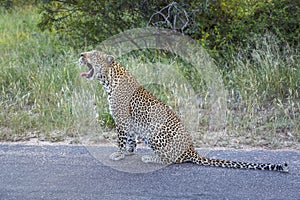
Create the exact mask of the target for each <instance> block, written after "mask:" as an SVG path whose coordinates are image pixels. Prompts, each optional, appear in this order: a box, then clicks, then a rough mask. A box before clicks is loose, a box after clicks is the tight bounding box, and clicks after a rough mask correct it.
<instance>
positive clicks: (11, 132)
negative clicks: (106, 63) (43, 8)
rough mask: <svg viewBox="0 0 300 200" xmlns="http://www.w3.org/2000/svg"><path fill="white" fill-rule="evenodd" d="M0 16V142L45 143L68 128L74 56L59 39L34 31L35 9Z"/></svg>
mask: <svg viewBox="0 0 300 200" xmlns="http://www.w3.org/2000/svg"><path fill="white" fill-rule="evenodd" d="M0 15H1V17H0V27H1V29H2V30H1V32H0V34H1V37H0V38H1V41H0V45H1V48H0V54H1V55H2V56H1V58H0V68H1V73H0V85H1V91H0V93H1V97H0V98H1V113H0V121H1V122H0V125H1V132H0V133H1V137H0V139H1V140H19V139H24V138H26V137H39V135H40V133H42V135H43V136H45V138H48V136H49V133H50V132H51V131H53V130H64V127H69V126H68V125H69V124H70V123H72V118H71V109H70V108H71V100H70V98H71V91H72V88H73V87H74V80H75V76H76V75H77V73H76V72H77V70H76V66H74V65H75V64H74V60H75V59H74V57H72V55H74V53H73V52H72V50H71V49H68V48H65V47H64V44H63V43H61V41H60V40H59V38H57V37H55V36H54V35H52V34H51V33H49V32H44V33H41V32H40V31H39V30H38V29H37V28H36V23H37V20H38V14H36V12H35V8H32V7H27V8H23V9H22V10H19V9H18V10H17V12H13V11H12V12H9V13H8V12H6V11H4V10H1V14H0ZM45 133H46V134H45Z"/></svg>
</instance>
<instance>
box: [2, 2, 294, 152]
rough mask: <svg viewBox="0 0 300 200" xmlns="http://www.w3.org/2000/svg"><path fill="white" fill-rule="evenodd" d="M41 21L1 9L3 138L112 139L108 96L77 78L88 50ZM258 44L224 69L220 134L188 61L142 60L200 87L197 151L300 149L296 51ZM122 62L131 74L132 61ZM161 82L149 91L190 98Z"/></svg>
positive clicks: (268, 41) (26, 12) (269, 42)
mask: <svg viewBox="0 0 300 200" xmlns="http://www.w3.org/2000/svg"><path fill="white" fill-rule="evenodd" d="M38 20H39V15H38V14H37V12H36V10H35V8H32V7H27V8H22V9H18V10H17V11H11V12H6V11H4V10H1V9H0V53H1V57H0V69H1V73H0V108H1V110H0V141H20V140H21V141H23V140H30V139H31V138H37V139H38V140H46V141H52V142H57V141H63V140H66V139H67V138H71V140H73V141H74V142H76V143H77V142H81V141H80V139H79V140H78V135H81V136H82V137H83V138H84V139H85V138H86V137H87V138H88V139H90V140H93V141H95V142H99V141H102V140H101V139H99V138H102V139H106V138H109V137H110V136H108V135H107V134H106V133H103V132H101V131H100V130H106V129H111V128H113V126H114V124H113V121H112V118H111V116H110V115H109V110H108V103H107V100H106V94H105V93H104V92H103V90H102V88H101V86H100V84H99V83H97V82H96V81H93V82H89V81H86V80H85V79H82V78H80V77H79V73H80V72H79V69H78V68H79V67H78V64H77V63H76V61H77V60H78V54H79V52H81V51H82V50H74V49H72V48H70V47H68V45H67V44H65V43H64V41H63V40H62V39H60V38H58V36H57V35H56V34H55V33H50V32H41V31H40V30H39V29H38V28H37V27H36V24H37V22H38ZM256 41H257V43H256V44H255V45H254V46H252V47H249V49H248V50H240V51H238V52H237V53H236V54H235V55H230V58H229V59H227V60H230V61H229V62H227V64H226V65H224V66H219V68H220V70H221V72H222V74H223V80H224V84H225V87H226V88H227V89H228V92H229V97H228V99H227V106H228V110H227V125H226V127H224V129H221V130H212V129H211V127H210V126H209V117H210V116H209V114H210V112H213V110H210V105H209V102H208V100H207V96H208V93H207V91H206V87H205V81H203V79H202V78H201V77H195V76H193V71H192V70H190V69H189V67H188V66H187V65H186V64H185V63H183V62H182V61H181V60H179V59H176V58H174V57H172V56H171V57H170V56H169V55H164V54H162V55H161V54H157V55H155V56H154V57H153V58H148V59H147V58H145V57H143V56H139V55H138V56H136V57H135V60H134V61H138V62H140V63H141V64H143V63H144V64H147V63H148V64H149V63H152V64H153V63H162V64H170V63H172V64H173V66H174V68H176V70H177V71H178V72H179V73H181V74H182V75H183V76H184V77H186V78H187V80H189V82H190V84H191V85H192V86H195V87H194V89H195V88H196V89H198V90H201V99H202V102H201V103H200V104H201V108H200V110H199V114H200V116H201V118H200V119H199V123H200V125H201V126H200V127H199V130H198V131H199V132H198V133H197V134H195V143H196V144H197V145H198V146H202V147H203V146H204V147H212V146H226V147H238V148H241V147H243V146H250V147H253V146H260V147H264V148H285V147H290V148H296V149H300V147H299V143H300V128H299V127H300V124H299V121H300V116H299V113H300V103H299V83H300V72H299V71H300V70H299V69H300V66H299V63H300V60H299V52H298V51H297V50H298V49H295V48H292V47H288V46H287V47H284V48H283V50H282V49H280V44H278V42H277V41H276V39H275V38H273V36H267V37H266V38H257V40H256ZM148 56H149V55H148ZM120 61H121V63H122V64H123V65H124V66H125V67H126V68H128V69H129V70H133V67H134V66H131V64H130V63H132V61H130V60H126V59H122V58H121V59H120ZM220 63H221V62H220ZM83 69H85V68H84V67H83ZM162 85H163V86H159V85H151V84H150V85H148V86H149V88H150V89H151V88H152V89H153V90H155V91H153V92H154V93H155V94H157V95H158V96H160V97H161V98H162V99H163V100H164V101H165V102H168V103H169V104H170V105H172V106H175V107H176V103H174V99H180V98H181V99H183V100H184V99H186V98H189V94H186V95H185V94H182V93H180V95H181V96H180V97H177V96H176V97H174V96H172V92H170V91H169V90H167V89H168V88H171V86H170V85H168V83H162ZM145 86H146V87H147V85H145ZM150 86H151V87H150ZM165 88H166V90H165ZM161 89H163V90H164V91H160V90H161ZM199 98H200V97H199ZM94 105H96V106H97V107H95V106H94ZM175 109H176V108H175ZM186 112H187V113H188V112H189V111H186Z"/></svg>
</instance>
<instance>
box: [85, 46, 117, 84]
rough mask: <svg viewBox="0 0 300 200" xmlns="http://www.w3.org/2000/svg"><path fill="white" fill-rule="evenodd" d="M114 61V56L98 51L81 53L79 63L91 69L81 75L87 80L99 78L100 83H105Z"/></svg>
mask: <svg viewBox="0 0 300 200" xmlns="http://www.w3.org/2000/svg"><path fill="white" fill-rule="evenodd" d="M113 61H114V57H113V56H111V55H107V54H105V53H103V52H101V51H97V50H92V51H88V52H84V53H81V54H80V59H79V63H81V64H83V65H86V66H87V67H88V69H89V71H88V72H85V73H81V76H83V77H86V78H87V79H93V78H97V79H99V80H100V81H104V80H105V79H106V78H107V77H106V76H107V73H108V72H109V67H110V65H111V63H112V62H113Z"/></svg>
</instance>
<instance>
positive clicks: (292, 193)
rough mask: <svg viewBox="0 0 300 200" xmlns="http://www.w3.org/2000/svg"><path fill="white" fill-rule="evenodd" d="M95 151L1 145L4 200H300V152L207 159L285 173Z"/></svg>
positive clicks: (223, 154)
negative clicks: (120, 157)
mask: <svg viewBox="0 0 300 200" xmlns="http://www.w3.org/2000/svg"><path fill="white" fill-rule="evenodd" d="M93 148H94V147H93ZM93 148H90V147H85V146H62V145H60V146H52V145H43V146H41V145H23V144H0V199H1V200H6V199H22V200H23V199H31V200H32V199H51V200H52V199H72V200H76V199H138V200H144V199H145V200H146V199H170V200H171V199H172V200H173V199H205V200H206V199H214V200H215V199H255V200H259V199H300V152H297V151H263V150H252V151H241V150H239V151H236V150H214V151H210V152H209V153H208V155H207V156H209V157H213V158H222V159H232V160H240V161H255V162H275V163H281V162H287V163H288V164H289V167H290V172H289V173H279V172H268V171H254V170H236V169H223V168H215V167H203V166H197V165H194V164H189V163H186V164H176V165H169V166H161V165H152V166H151V165H150V164H147V166H146V164H143V163H142V162H141V161H140V160H139V159H138V156H130V157H126V159H125V160H127V161H124V162H123V163H122V162H117V163H119V164H116V162H113V163H114V164H112V163H110V162H109V161H108V162H107V161H105V159H106V158H107V156H108V155H107V153H108V152H110V151H114V150H115V148H114V147H109V146H101V147H97V148H96V150H95V149H93ZM200 152H201V150H200ZM140 153H141V154H143V150H141V151H140ZM96 154H103V158H104V160H102V158H101V156H100V157H97V156H95V155H96ZM128 163H129V164H130V165H128V166H126V165H127V164H128ZM122 166H123V168H122ZM129 166H131V167H132V168H130V167H129ZM128 167H129V168H128Z"/></svg>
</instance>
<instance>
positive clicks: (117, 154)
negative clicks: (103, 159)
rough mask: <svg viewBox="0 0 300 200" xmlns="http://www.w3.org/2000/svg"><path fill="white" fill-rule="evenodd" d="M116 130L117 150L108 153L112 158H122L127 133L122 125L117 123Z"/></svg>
mask: <svg viewBox="0 0 300 200" xmlns="http://www.w3.org/2000/svg"><path fill="white" fill-rule="evenodd" d="M116 131H117V133H118V148H119V149H118V151H116V152H114V153H112V154H111V155H110V159H112V160H122V159H124V157H125V152H126V143H127V133H126V131H125V130H124V127H123V126H120V125H117V126H116Z"/></svg>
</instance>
